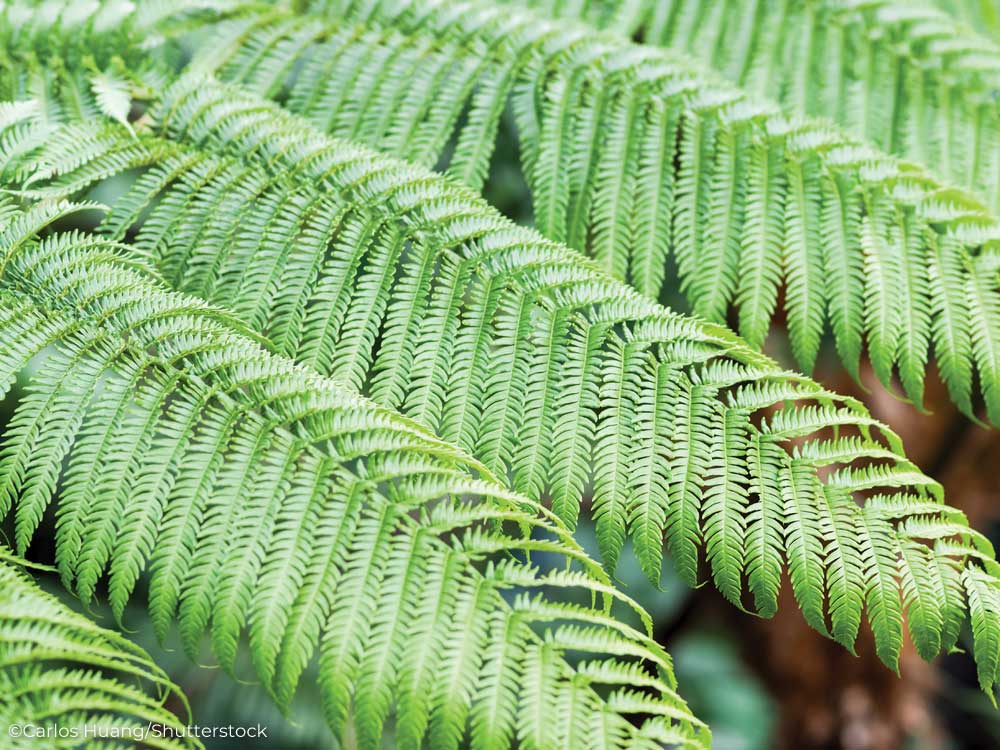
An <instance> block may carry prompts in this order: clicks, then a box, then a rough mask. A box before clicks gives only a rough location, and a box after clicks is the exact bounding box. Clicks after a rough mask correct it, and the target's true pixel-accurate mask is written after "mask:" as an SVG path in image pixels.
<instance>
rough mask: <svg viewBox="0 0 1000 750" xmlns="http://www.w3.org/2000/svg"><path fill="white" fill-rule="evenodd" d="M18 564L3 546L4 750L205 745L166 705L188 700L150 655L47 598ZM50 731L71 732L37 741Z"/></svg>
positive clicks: (0, 662)
mask: <svg viewBox="0 0 1000 750" xmlns="http://www.w3.org/2000/svg"><path fill="white" fill-rule="evenodd" d="M22 566H29V569H30V563H27V562H25V561H24V560H22V559H21V558H19V557H17V556H15V555H14V554H12V553H11V552H10V551H9V550H8V549H7V548H6V547H3V546H0V723H3V726H4V747H6V748H10V750H27V749H28V748H31V747H38V745H39V744H45V745H46V747H53V748H56V747H58V748H70V747H84V746H94V747H96V746H98V744H99V746H100V747H103V748H108V749H109V750H112V749H113V750H125V748H131V747H135V746H136V744H137V742H143V744H145V746H147V747H151V748H157V749H158V750H189V749H191V748H201V747H202V745H201V743H200V742H199V741H198V740H197V739H195V738H193V737H191V738H189V737H187V736H186V732H185V726H184V723H183V722H182V720H181V719H180V718H178V717H177V716H175V715H174V714H173V713H171V712H170V711H169V710H167V708H166V706H165V705H164V703H165V702H166V701H167V700H168V699H171V700H176V701H178V702H179V703H180V704H181V705H182V706H184V708H185V710H187V709H188V706H187V701H186V699H185V698H184V694H183V693H181V691H180V688H178V687H177V686H176V685H174V684H173V683H171V682H170V680H169V679H168V678H167V675H166V674H165V673H164V672H163V670H161V669H160V668H159V667H157V666H156V665H155V664H153V662H152V660H151V659H150V657H149V655H148V654H147V653H146V652H145V651H143V650H142V649H140V648H139V647H138V646H136V645H134V644H133V643H131V642H130V641H128V640H126V639H125V638H122V637H121V636H120V635H118V634H116V633H113V632H111V631H109V630H106V629H104V628H101V627H99V626H98V625H96V624H94V623H93V622H91V621H90V620H89V619H87V618H86V617H84V616H82V615H80V614H78V613H76V612H74V611H73V610H72V609H70V608H69V607H67V606H66V605H65V604H63V603H62V602H60V601H59V600H58V599H56V598H55V597H54V596H52V595H51V594H49V593H46V592H45V591H43V590H42V589H41V588H40V587H39V586H38V585H37V584H36V583H34V582H33V581H32V580H31V579H30V578H29V577H28V575H27V573H26V571H25V570H24V568H23V567H22ZM52 726H58V727H59V728H60V729H61V730H64V731H65V732H66V733H67V735H66V736H65V737H63V736H58V737H57V736H52V735H44V736H42V735H38V736H36V734H35V733H37V732H43V731H46V730H48V729H49V728H50V727H52ZM154 726H155V727H157V728H158V730H159V731H157V732H154V731H152V728H153V727H154ZM70 732H73V733H75V735H74V736H70V734H69V733H70ZM86 733H89V734H86ZM88 738H89V739H88Z"/></svg>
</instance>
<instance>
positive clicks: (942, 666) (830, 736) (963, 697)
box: [0, 112, 1000, 750]
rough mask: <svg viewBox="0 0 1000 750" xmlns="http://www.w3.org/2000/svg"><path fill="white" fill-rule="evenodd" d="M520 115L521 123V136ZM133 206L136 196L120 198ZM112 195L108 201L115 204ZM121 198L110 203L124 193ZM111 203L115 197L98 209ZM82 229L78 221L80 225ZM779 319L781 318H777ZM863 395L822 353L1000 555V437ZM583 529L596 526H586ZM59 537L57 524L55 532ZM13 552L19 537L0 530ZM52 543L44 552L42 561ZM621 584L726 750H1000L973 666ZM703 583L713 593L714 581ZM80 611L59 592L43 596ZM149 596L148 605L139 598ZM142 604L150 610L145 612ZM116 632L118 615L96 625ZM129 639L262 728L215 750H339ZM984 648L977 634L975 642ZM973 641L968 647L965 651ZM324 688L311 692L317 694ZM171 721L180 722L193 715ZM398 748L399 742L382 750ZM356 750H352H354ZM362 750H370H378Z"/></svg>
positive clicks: (509, 197) (209, 712)
mask: <svg viewBox="0 0 1000 750" xmlns="http://www.w3.org/2000/svg"><path fill="white" fill-rule="evenodd" d="M510 116H511V115H510V113H509V112H508V113H507V117H508V120H509V118H510ZM512 133H513V127H511V126H508V127H506V128H504V130H503V132H502V133H501V136H500V139H499V141H498V144H497V150H496V153H495V154H494V159H493V164H492V169H491V177H490V179H489V180H488V181H487V185H488V189H487V192H486V197H487V199H488V200H489V201H490V202H491V203H492V204H493V205H494V206H496V207H497V208H498V209H500V210H501V211H503V212H504V213H505V214H507V215H508V216H510V217H511V218H512V219H514V220H515V221H517V222H519V223H522V224H525V225H530V224H531V222H532V215H531V203H530V200H529V195H528V188H527V185H526V184H525V183H524V180H523V178H522V176H521V174H520V170H519V169H517V167H516V164H517V158H516V149H517V144H516V142H515V139H514V137H513V135H512ZM117 188H118V189H121V190H124V189H125V188H126V185H125V184H124V183H123V184H120V185H118V186H117ZM105 189H107V188H105ZM114 189H115V188H114V187H112V188H111V190H114ZM93 197H94V198H95V199H97V200H101V199H102V198H109V197H110V196H107V195H95V196H93ZM76 221H78V222H79V221H80V219H79V218H77V219H76ZM660 301H661V302H663V303H665V304H667V305H669V306H671V307H673V308H675V309H679V310H684V311H688V307H687V305H686V302H685V301H684V298H683V297H682V295H681V294H680V291H679V289H677V288H672V289H667V290H666V291H665V292H664V296H663V297H662V298H661V300H660ZM778 309H779V310H780V309H781V305H780V304H779V306H778ZM766 348H767V351H768V353H769V354H771V355H772V356H773V357H775V358H776V359H778V360H779V361H781V362H783V363H784V364H786V365H787V366H789V367H791V368H794V367H795V365H794V360H793V357H792V354H791V349H790V346H789V344H788V341H787V338H785V337H784V335H783V332H782V330H781V329H778V330H776V331H775V332H774V333H773V334H772V335H771V337H770V339H769V340H768V342H767V347H766ZM863 373H864V377H863V378H862V380H863V382H862V383H860V384H859V383H855V382H854V381H852V380H851V379H850V377H849V376H848V375H847V374H846V373H845V372H844V370H843V367H842V366H841V365H840V361H839V359H838V357H837V355H836V352H835V350H834V346H833V342H832V340H828V341H826V342H824V346H823V348H822V350H821V352H820V357H819V360H818V362H817V367H816V371H815V373H814V376H815V377H816V378H817V379H818V380H820V381H821V382H823V383H824V384H826V385H828V386H830V387H832V388H834V389H836V390H838V391H840V392H842V393H850V394H852V395H855V396H856V397H858V398H860V399H862V400H864V401H865V403H866V404H867V405H868V407H869V408H870V409H871V410H872V412H873V413H874V414H875V416H876V417H877V418H879V419H881V420H882V421H884V422H886V423H888V424H889V425H890V426H891V427H892V428H893V429H894V430H895V431H896V432H897V433H898V434H900V435H901V436H902V437H903V440H904V443H905V445H906V451H907V453H908V454H909V456H910V457H911V458H912V459H913V460H914V461H915V462H916V463H917V464H918V465H919V466H921V467H922V468H923V469H924V470H925V471H927V472H928V473H929V474H931V475H932V476H934V477H935V478H936V479H938V480H940V481H941V482H942V483H943V484H944V485H945V491H946V496H947V497H948V499H949V502H950V503H951V504H953V505H954V506H955V507H957V508H959V509H961V510H963V511H964V512H965V513H966V514H967V515H968V517H969V520H970V523H971V525H972V526H973V527H975V528H977V529H980V530H982V531H983V532H984V533H986V534H987V535H988V536H990V538H991V539H992V541H993V542H994V544H996V545H998V546H1000V512H998V511H1000V483H998V482H997V481H996V474H997V473H998V472H1000V433H997V432H996V431H988V430H986V429H983V428H981V427H978V426H976V425H973V424H972V423H970V422H969V421H968V420H967V419H965V418H964V417H963V416H962V415H960V414H959V413H958V412H957V411H956V410H955V409H954V407H953V406H952V405H951V402H950V400H949V398H948V395H947V392H946V391H945V388H944V386H943V384H942V383H941V382H940V381H937V380H934V379H933V378H932V379H931V382H930V383H929V384H928V399H927V405H928V408H929V413H926V414H921V413H919V412H917V411H916V410H915V409H914V408H913V407H912V406H911V405H910V404H908V403H905V402H904V401H903V400H901V399H897V398H895V397H893V396H892V395H891V394H889V393H887V392H886V391H885V390H884V389H883V388H882V387H881V386H880V385H878V383H877V381H876V379H875V377H874V374H873V373H872V372H871V369H870V367H868V366H867V365H866V367H865V368H864V370H863ZM15 403H16V392H15V394H14V398H10V399H8V400H7V401H5V402H4V404H3V406H2V407H0V408H2V409H3V411H2V412H0V424H2V423H4V422H6V420H7V419H8V418H9V416H10V413H11V411H12V410H13V405H14V404H15ZM582 517H583V518H589V515H588V514H583V516H582ZM47 526H48V528H50V529H51V528H52V524H47ZM0 531H3V533H4V535H5V536H6V537H7V538H8V539H9V538H11V531H12V530H11V528H9V526H8V527H3V528H2V529H0ZM577 537H578V539H579V540H580V541H581V542H582V543H583V544H584V545H585V546H586V547H587V548H588V550H589V551H590V552H591V553H592V554H594V555H595V556H596V555H597V544H596V541H595V538H594V532H593V528H592V526H581V528H579V529H578V533H577ZM46 543H49V544H50V543H51V539H49V540H44V539H42V538H41V537H40V538H39V541H37V542H36V545H37V547H36V548H35V549H33V552H34V553H35V554H36V555H37V556H38V557H39V559H47V557H48V556H51V554H52V550H51V549H49V550H46V549H42V547H43V546H44V545H45V544H46ZM616 577H617V579H618V582H619V584H620V585H621V586H622V588H623V589H624V590H625V591H626V592H627V593H628V594H629V595H630V596H632V597H633V598H635V599H636V600H638V601H639V602H640V603H641V604H642V605H643V606H644V607H645V608H646V609H647V610H649V612H650V613H651V614H652V615H653V617H654V620H655V622H656V627H657V632H656V636H657V640H658V641H659V642H660V643H661V644H663V645H664V646H665V647H666V648H667V650H668V651H669V652H670V654H671V655H672V656H673V658H674V661H675V666H676V673H677V679H678V683H679V685H680V689H681V693H682V694H683V695H684V697H685V698H686V699H687V701H688V702H689V704H690V706H691V709H692V710H693V711H694V713H695V714H696V715H697V716H699V717H700V718H701V719H703V720H705V721H706V722H708V724H709V725H710V726H711V728H712V731H713V737H714V743H713V744H714V747H715V748H716V750H771V749H772V748H773V749H774V750H989V749H991V748H1000V712H998V711H997V710H996V708H995V707H994V706H992V705H991V703H990V701H989V699H988V698H987V697H986V696H985V695H984V694H983V693H982V692H980V691H979V689H978V687H977V683H976V675H975V665H974V663H973V661H972V659H971V657H970V656H968V655H966V654H964V653H957V654H952V655H949V656H946V657H943V658H939V659H938V660H937V661H936V662H934V663H932V664H927V663H925V662H923V661H922V660H921V659H920V658H919V657H918V656H917V654H916V652H915V651H914V650H913V647H912V646H911V645H910V644H907V646H906V648H905V649H904V652H903V656H902V661H901V679H900V678H898V677H897V676H896V675H894V674H892V673H891V672H889V671H888V670H886V669H885V667H883V666H882V665H881V663H879V661H878V660H877V658H876V656H875V652H874V646H873V643H872V640H871V636H870V634H868V635H867V639H866V638H865V634H864V633H863V634H862V638H861V640H860V641H859V645H858V654H857V656H854V655H851V654H850V653H848V652H846V651H845V650H844V649H843V648H841V647H840V646H839V645H837V644H835V643H833V642H832V641H826V640H824V639H823V638H822V637H821V636H820V635H818V634H817V633H816V632H815V631H813V630H811V629H809V628H808V626H807V625H806V624H805V621H804V620H803V619H802V617H801V615H800V614H799V612H798V611H797V607H796V604H795V602H794V600H793V598H792V596H791V591H790V587H789V586H788V583H787V581H786V582H785V585H784V586H783V589H782V599H781V605H782V606H781V609H780V610H779V613H778V614H777V615H776V617H775V618H774V619H773V620H761V619H759V618H757V617H755V616H752V615H749V614H745V613H741V612H739V611H738V610H736V609H735V608H733V607H732V606H731V605H729V604H727V603H725V602H724V601H723V600H722V598H721V597H720V596H719V595H718V593H717V592H716V591H715V590H714V589H713V588H712V587H711V586H706V587H704V588H699V589H694V590H692V589H690V588H688V587H687V586H685V585H684V584H683V583H682V582H681V581H680V580H679V579H678V578H677V576H676V575H675V574H673V572H672V571H671V569H670V567H669V565H667V566H665V570H664V575H663V579H662V581H661V586H660V589H659V590H658V589H657V588H656V587H654V586H652V585H651V584H650V583H649V582H648V581H647V579H646V577H645V576H644V575H643V573H642V572H641V570H640V569H639V565H638V563H637V561H636V560H635V558H634V556H632V555H631V552H630V551H629V550H626V554H624V555H623V557H622V560H621V563H620V565H619V568H618V569H617V571H616ZM707 578H708V574H707V571H703V575H702V580H707ZM44 583H45V585H47V587H48V588H49V589H50V590H52V591H53V592H59V593H61V595H62V596H63V597H64V598H65V599H66V601H67V602H68V603H69V604H70V605H71V606H75V607H77V608H79V606H80V605H79V602H77V601H76V600H75V599H73V598H72V597H71V596H70V595H68V594H66V593H65V592H64V591H63V590H62V588H61V587H60V585H59V582H58V580H57V579H56V578H51V579H49V580H47V581H45V582H44ZM141 595H142V594H141V592H140V597H141ZM141 601H142V600H141V598H137V599H136V602H137V603H141ZM88 614H91V615H93V616H95V617H97V619H98V621H99V622H101V623H102V624H105V625H108V626H111V627H113V626H114V621H113V619H112V618H111V616H110V613H109V611H107V610H102V609H101V608H95V609H93V610H91V611H89V612H88ZM123 625H124V627H125V628H126V629H127V634H128V635H130V636H131V637H132V638H133V639H134V640H135V641H136V643H138V644H140V645H141V646H143V647H145V648H146V649H148V650H149V652H150V654H151V655H152V657H153V659H154V660H155V661H156V662H157V663H158V664H159V665H160V666H162V667H163V668H164V669H166V670H167V671H168V673H169V674H170V675H171V677H172V678H173V679H174V680H175V681H176V682H177V683H178V684H179V685H180V686H181V687H182V688H183V689H184V692H185V693H186V694H187V696H188V699H189V701H190V703H191V706H192V709H193V712H194V716H193V717H192V719H191V721H192V723H196V724H199V725H202V726H226V725H234V726H237V725H242V726H253V725H257V724H261V725H264V726H266V727H267V730H268V737H267V739H261V740H246V739H241V740H218V739H217V740H213V741H209V742H206V746H207V747H208V748H211V749H212V750H236V749H240V750H244V749H245V750H327V749H328V748H335V747H337V745H336V743H335V741H334V739H333V737H332V736H331V735H330V733H329V731H328V730H327V728H326V725H325V722H324V720H323V717H322V707H321V705H320V701H319V696H318V693H317V692H312V691H309V690H308V689H303V690H300V693H299V695H298V696H297V699H296V702H295V704H294V708H293V711H292V712H291V714H290V715H289V716H287V717H285V716H282V715H281V714H280V713H279V712H278V710H277V709H276V708H275V707H274V704H273V703H272V702H271V700H270V698H269V697H268V696H267V694H266V693H265V692H264V690H263V689H261V688H260V687H259V686H256V685H254V684H253V681H252V670H251V669H250V667H249V665H246V668H245V669H244V670H243V671H242V672H238V673H237V675H235V676H230V675H228V674H226V673H224V672H223V671H222V670H220V669H217V668H214V667H213V666H212V657H211V655H210V653H209V651H208V649H207V648H206V649H205V651H204V654H203V659H202V666H201V667H199V666H195V665H193V664H191V663H190V662H189V661H188V660H187V658H186V657H185V656H184V654H183V653H182V652H181V649H180V646H179V643H177V642H167V643H165V644H158V643H157V642H156V640H155V638H154V637H153V635H152V628H151V626H150V624H149V622H148V619H147V615H146V613H145V611H144V608H143V607H141V606H136V607H133V608H132V609H130V610H129V611H128V612H127V614H126V616H125V618H124V621H123ZM963 641H964V642H965V643H967V644H970V645H971V634H970V633H968V632H967V633H965V634H963ZM961 642H962V641H960V644H961ZM309 683H310V681H309V680H308V678H307V679H305V680H304V684H305V685H308V684H309ZM173 708H175V709H177V710H180V707H179V706H173ZM384 747H385V748H391V747H392V737H391V733H389V734H388V735H387V738H386V739H385V741H384ZM347 750H353V748H350V747H348V749H347ZM363 750H370V749H369V748H364V749H363Z"/></svg>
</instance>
